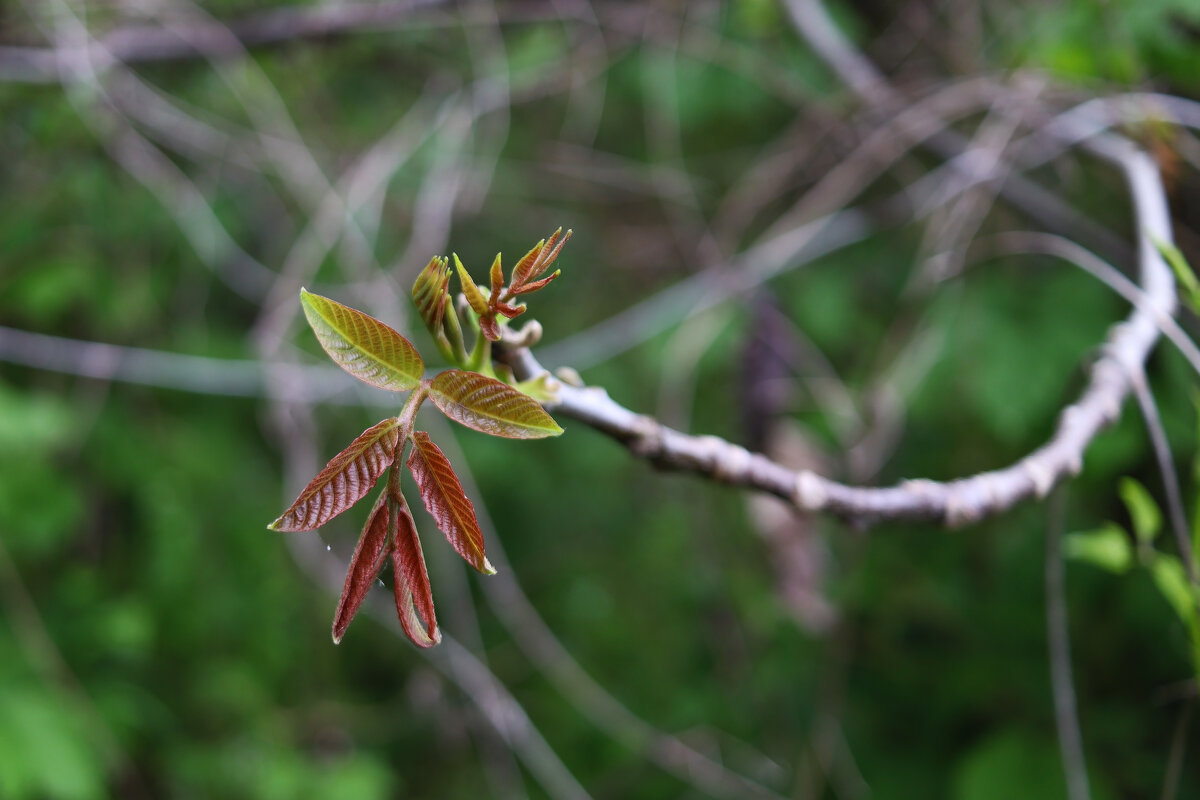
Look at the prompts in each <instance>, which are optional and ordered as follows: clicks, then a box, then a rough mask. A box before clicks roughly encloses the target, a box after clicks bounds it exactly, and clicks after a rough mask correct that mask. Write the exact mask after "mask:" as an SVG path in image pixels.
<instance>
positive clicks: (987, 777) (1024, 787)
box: [952, 730, 1066, 800]
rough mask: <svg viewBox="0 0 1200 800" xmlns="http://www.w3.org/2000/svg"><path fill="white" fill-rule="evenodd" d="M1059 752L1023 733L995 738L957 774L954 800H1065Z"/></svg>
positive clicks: (983, 744) (972, 754) (985, 742)
mask: <svg viewBox="0 0 1200 800" xmlns="http://www.w3.org/2000/svg"><path fill="white" fill-rule="evenodd" d="M1065 788H1066V787H1065V785H1064V783H1063V774H1062V766H1061V764H1060V763H1059V757H1058V749H1057V748H1056V747H1055V746H1054V743H1053V742H1052V741H1050V740H1047V739H1043V738H1041V737H1037V736H1034V735H1031V734H1028V733H1025V732H1024V731H1019V730H1008V731H1000V732H998V733H995V734H992V735H991V736H989V737H988V738H986V739H984V740H983V741H982V742H980V743H979V744H978V745H976V746H975V747H974V749H972V750H971V751H970V752H969V753H968V754H967V756H966V757H965V758H964V759H963V761H962V762H960V763H959V765H958V768H957V769H956V770H955V774H954V791H953V793H952V797H953V798H954V800H1011V798H1013V797H1020V798H1022V800H1062V797H1063V793H1064V791H1065Z"/></svg>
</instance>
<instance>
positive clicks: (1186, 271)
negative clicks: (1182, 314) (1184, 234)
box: [1154, 239, 1200, 313]
mask: <svg viewBox="0 0 1200 800" xmlns="http://www.w3.org/2000/svg"><path fill="white" fill-rule="evenodd" d="M1154 246H1155V247H1157V248H1158V252H1159V254H1160V255H1162V257H1163V260H1164V261H1166V262H1167V263H1168V264H1170V265H1171V269H1172V271H1174V273H1175V279H1176V280H1177V281H1179V285H1180V286H1181V287H1183V294H1184V297H1183V299H1184V300H1185V302H1187V304H1188V305H1189V306H1191V309H1192V311H1194V312H1196V313H1200V280H1197V278H1196V273H1195V272H1193V271H1192V268H1191V266H1190V265H1189V264H1188V262H1187V259H1186V258H1184V257H1183V253H1182V252H1181V251H1180V250H1179V248H1178V247H1176V246H1175V245H1173V244H1171V243H1170V242H1164V241H1161V240H1159V239H1154Z"/></svg>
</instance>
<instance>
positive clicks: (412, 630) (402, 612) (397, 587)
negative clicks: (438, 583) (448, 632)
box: [388, 495, 442, 647]
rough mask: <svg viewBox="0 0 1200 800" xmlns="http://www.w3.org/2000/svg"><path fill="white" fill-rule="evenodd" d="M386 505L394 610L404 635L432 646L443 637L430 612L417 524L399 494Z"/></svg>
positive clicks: (425, 645) (428, 590)
mask: <svg viewBox="0 0 1200 800" xmlns="http://www.w3.org/2000/svg"><path fill="white" fill-rule="evenodd" d="M388 504H389V505H390V506H391V510H392V516H393V518H394V522H393V545H392V571H393V573H394V576H395V583H394V586H393V589H394V591H395V595H396V613H397V614H399V616H400V625H401V626H402V627H403V628H404V633H405V635H406V636H408V638H409V639H411V640H412V641H413V644H416V645H418V646H420V647H433V646H434V645H435V644H437V643H438V642H440V641H441V640H442V634H441V632H440V631H438V627H437V617H436V616H435V615H434V611H433V592H432V590H431V589H430V587H429V573H428V572H427V571H426V569H425V555H424V553H422V552H421V540H420V539H418V538H417V525H416V523H415V522H413V518H412V513H411V512H410V511H409V510H408V504H407V503H406V502H404V497H403V496H402V495H393V496H392V497H391V498H390V499H389V501H388Z"/></svg>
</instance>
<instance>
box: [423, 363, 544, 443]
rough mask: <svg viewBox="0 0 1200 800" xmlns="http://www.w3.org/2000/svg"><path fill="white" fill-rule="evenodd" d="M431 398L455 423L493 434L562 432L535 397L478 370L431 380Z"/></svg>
mask: <svg viewBox="0 0 1200 800" xmlns="http://www.w3.org/2000/svg"><path fill="white" fill-rule="evenodd" d="M429 399H431V400H432V401H433V404H434V405H436V406H437V407H438V408H439V409H441V411H442V413H443V414H445V415H446V416H447V417H449V418H450V419H452V420H454V421H455V422H458V423H461V424H462V425H466V426H467V427H468V428H473V429H474V430H477V431H480V432H482V433H488V434H491V435H492V436H503V437H505V438H507V439H541V438H543V437H546V436H558V435H559V434H560V433H562V428H560V427H558V423H556V422H555V421H554V418H553V417H551V416H550V415H549V414H547V413H546V411H545V409H543V408H542V407H541V406H540V405H539V404H538V403H537V401H536V400H534V399H533V398H531V397H529V395H526V394H524V393H522V392H519V391H517V390H516V389H514V388H513V387H511V386H509V385H508V384H506V383H502V382H500V381H498V380H496V379H495V378H489V377H487V376H486V375H480V374H479V373H477V372H467V371H465V370H461V369H451V370H446V371H445V372H443V373H441V374H440V375H438V376H437V377H436V378H434V379H433V381H432V382H431V383H430V385H429Z"/></svg>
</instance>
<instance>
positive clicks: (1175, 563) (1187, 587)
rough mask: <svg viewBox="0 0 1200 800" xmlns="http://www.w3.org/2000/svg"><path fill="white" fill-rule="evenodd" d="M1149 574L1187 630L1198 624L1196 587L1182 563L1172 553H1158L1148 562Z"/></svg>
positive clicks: (1199, 622)
mask: <svg viewBox="0 0 1200 800" xmlns="http://www.w3.org/2000/svg"><path fill="white" fill-rule="evenodd" d="M1150 574H1151V575H1152V576H1153V577H1154V585H1155V586H1157V587H1158V590H1159V592H1161V593H1162V596H1163V599H1165V600H1166V601H1167V603H1168V604H1170V606H1171V608H1172V609H1174V610H1175V614H1176V615H1177V616H1178V617H1179V619H1180V621H1182V622H1183V624H1184V626H1185V627H1187V628H1188V630H1189V631H1191V630H1193V629H1194V628H1195V626H1196V625H1198V624H1200V621H1198V617H1197V614H1198V612H1197V606H1196V603H1197V601H1198V599H1200V598H1198V597H1197V594H1196V589H1195V587H1194V586H1192V584H1191V582H1190V581H1188V578H1187V573H1186V572H1185V571H1184V569H1183V564H1182V563H1180V561H1179V559H1178V558H1176V557H1175V556H1173V555H1168V554H1165V553H1159V554H1157V555H1156V557H1155V559H1154V561H1153V562H1152V563H1151V564H1150Z"/></svg>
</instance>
